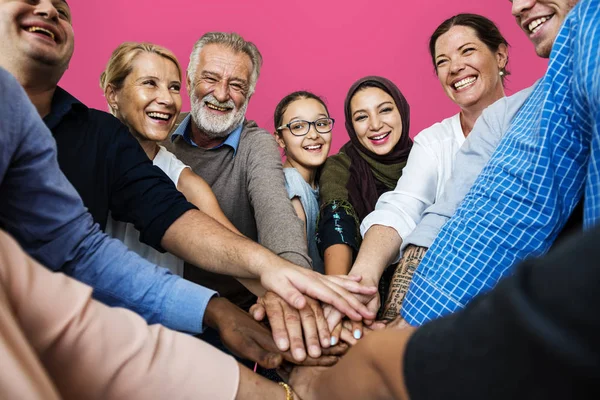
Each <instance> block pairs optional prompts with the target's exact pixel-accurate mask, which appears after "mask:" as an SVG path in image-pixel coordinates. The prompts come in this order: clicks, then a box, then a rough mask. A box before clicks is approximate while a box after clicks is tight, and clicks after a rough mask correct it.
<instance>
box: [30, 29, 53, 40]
mask: <svg viewBox="0 0 600 400" xmlns="http://www.w3.org/2000/svg"><path fill="white" fill-rule="evenodd" d="M27 31H28V32H43V33H46V34H48V36H50V37H51V38H52V40H54V33H52V32H50V31H49V30H48V29H44V28H40V27H39V26H32V27H31V28H29V29H27Z"/></svg>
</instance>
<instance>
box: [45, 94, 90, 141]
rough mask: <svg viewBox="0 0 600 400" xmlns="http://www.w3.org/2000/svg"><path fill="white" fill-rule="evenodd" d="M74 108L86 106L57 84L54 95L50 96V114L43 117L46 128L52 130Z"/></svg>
mask: <svg viewBox="0 0 600 400" xmlns="http://www.w3.org/2000/svg"><path fill="white" fill-rule="evenodd" d="M74 108H83V109H85V108H87V107H86V106H85V105H84V104H83V103H82V102H80V101H79V100H77V99H76V98H75V97H73V96H72V95H71V94H70V93H69V92H67V91H66V90H64V89H62V88H60V87H58V86H57V87H56V91H55V92H54V96H52V105H51V106H50V114H48V115H46V116H45V117H44V122H45V123H46V126H47V127H48V129H50V130H52V129H54V128H56V126H57V125H58V124H59V123H60V121H62V119H63V118H64V117H65V116H66V115H67V114H68V113H69V112H71V110H72V109H74Z"/></svg>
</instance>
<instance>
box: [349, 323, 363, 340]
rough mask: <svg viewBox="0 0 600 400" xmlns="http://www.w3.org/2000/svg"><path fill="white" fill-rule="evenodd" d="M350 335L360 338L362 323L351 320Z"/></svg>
mask: <svg viewBox="0 0 600 400" xmlns="http://www.w3.org/2000/svg"><path fill="white" fill-rule="evenodd" d="M351 329H352V336H354V339H357V340H358V339H360V338H361V337H362V335H363V324H362V322H360V321H351Z"/></svg>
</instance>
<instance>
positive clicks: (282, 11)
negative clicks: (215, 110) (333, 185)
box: [61, 0, 546, 154]
mask: <svg viewBox="0 0 600 400" xmlns="http://www.w3.org/2000/svg"><path fill="white" fill-rule="evenodd" d="M69 4H70V7H71V9H72V14H73V26H74V29H75V55H74V57H73V60H72V62H71V65H70V68H69V70H68V71H67V72H66V74H65V76H64V77H63V80H62V82H61V86H63V87H64V88H65V89H67V90H68V91H70V92H71V93H72V94H74V95H75V96H76V97H78V98H79V99H80V100H81V101H83V102H84V103H86V104H87V105H89V106H91V107H95V108H100V109H106V104H105V102H104V97H103V95H102V91H101V89H100V88H99V86H98V79H99V76H100V73H101V72H102V70H103V68H104V66H105V64H106V62H107V60H108V58H109V56H110V54H111V52H112V50H114V48H115V47H116V46H117V45H119V44H120V43H121V42H123V41H127V40H133V41H150V42H154V43H157V44H160V45H163V46H165V47H167V48H169V49H171V50H172V51H174V52H175V54H176V55H177V57H178V58H179V60H180V62H181V64H182V66H183V68H184V70H185V69H186V67H187V63H188V60H189V53H190V51H191V48H192V45H193V44H194V42H195V41H196V40H197V39H198V38H199V37H200V36H201V35H202V34H203V33H205V32H208V31H212V30H219V31H236V32H238V33H240V34H241V35H242V36H243V37H244V38H245V39H247V40H250V41H253V42H254V43H255V44H256V45H257V46H258V48H259V50H260V51H261V53H262V55H263V57H264V65H263V69H262V71H261V76H260V78H259V81H258V85H257V89H256V93H255V95H254V97H253V98H252V100H251V101H250V106H249V108H248V118H250V119H254V120H256V121H257V122H258V124H259V125H260V126H262V127H264V128H266V129H268V130H269V131H272V130H273V122H272V118H273V110H274V109H275V106H276V105H277V102H278V101H279V100H280V99H281V98H282V97H283V96H285V95H286V94H288V93H290V92H292V91H295V90H300V89H304V90H310V91H313V92H315V93H317V94H319V95H321V96H323V97H324V98H325V99H326V102H327V103H328V105H329V110H330V113H331V116H332V117H334V118H336V119H337V121H338V123H337V125H336V128H335V129H334V135H333V146H332V149H331V154H333V153H335V152H337V150H338V149H339V147H341V146H342V145H343V144H344V143H345V142H346V141H347V139H348V136H347V134H346V132H345V129H344V114H343V101H344V97H345V95H346V91H347V90H348V88H349V87H350V85H351V84H352V83H353V82H354V81H355V80H357V79H358V78H361V77H362V76H365V75H382V76H385V77H387V78H389V79H391V80H392V81H394V82H395V83H396V84H397V85H398V87H399V88H400V89H401V90H402V91H403V93H404V94H405V96H406V98H407V99H408V101H409V103H410V104H411V132H410V135H411V136H414V135H416V134H417V133H418V132H419V131H420V130H421V129H423V128H426V127H428V126H429V125H431V124H433V123H434V122H437V121H440V120H442V119H443V118H446V117H449V116H450V115H452V114H454V113H456V112H458V108H457V106H456V105H455V104H454V103H452V102H451V101H450V100H449V99H448V98H447V97H446V96H445V94H444V92H443V91H442V89H441V86H440V84H439V82H438V81H437V78H436V76H435V74H434V72H433V67H432V64H431V60H430V56H429V52H428V49H427V47H428V40H429V35H431V33H432V32H433V30H434V29H435V28H436V27H437V26H438V25H439V24H440V23H441V22H442V21H443V20H444V19H446V18H448V17H450V16H452V15H454V14H457V13H461V12H473V13H478V14H482V15H484V16H486V17H488V18H490V19H492V20H493V21H494V22H495V23H496V24H497V25H498V26H499V28H500V30H501V32H502V33H503V34H504V36H505V37H506V39H507V40H508V42H509V43H510V44H511V47H510V63H509V69H510V70H511V71H512V75H511V76H510V77H509V80H508V82H507V87H506V92H507V94H510V93H514V92H515V91H518V90H520V89H523V88H525V87H527V86H529V85H531V84H532V83H533V82H534V81H535V79H537V78H539V77H540V76H541V75H542V74H543V72H544V69H545V68H546V62H545V61H544V60H541V59H539V58H537V57H536V56H535V53H534V51H533V46H532V45H531V43H530V42H529V41H528V40H527V39H526V37H525V35H524V34H523V33H522V32H521V31H520V29H519V28H518V27H517V25H516V23H515V21H514V19H513V17H512V16H511V13H510V2H509V1H507V0H412V1H399V0H378V1H360V2H359V1H356V0H354V1H341V0H336V1H332V0H301V1H298V0H225V1H198V0H169V1H161V2H148V1H142V0H127V1H124V0H102V1H100V0H85V1H70V2H69ZM182 97H183V111H187V110H189V100H188V97H187V93H186V92H185V91H183V92H182Z"/></svg>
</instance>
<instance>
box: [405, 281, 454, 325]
mask: <svg viewBox="0 0 600 400" xmlns="http://www.w3.org/2000/svg"><path fill="white" fill-rule="evenodd" d="M463 307H464V306H463V305H462V304H460V303H458V302H457V301H455V300H454V299H452V298H451V297H450V296H448V295H447V294H446V293H445V292H443V291H442V290H440V289H439V288H438V287H437V286H435V285H434V284H432V283H431V282H429V281H428V280H427V279H426V278H424V277H423V276H422V275H421V274H419V272H418V271H417V272H415V274H414V276H413V279H412V282H411V284H410V288H409V290H408V293H407V294H406V299H404V302H403V303H402V310H401V311H400V314H401V315H402V317H403V318H404V319H405V320H406V322H408V323H409V324H411V325H413V326H420V325H423V324H424V323H426V322H428V321H431V320H433V319H436V318H439V317H443V316H444V315H448V314H451V313H453V312H454V311H457V310H459V309H461V308H463Z"/></svg>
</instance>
